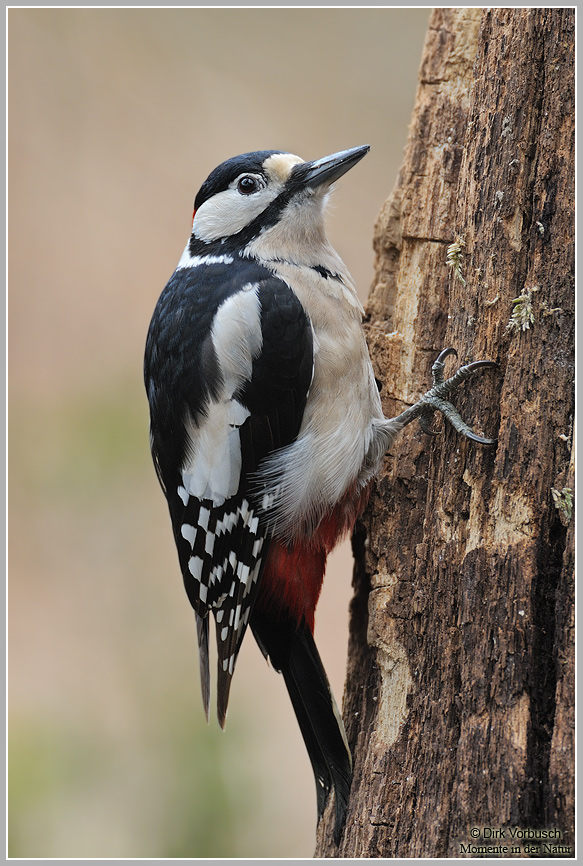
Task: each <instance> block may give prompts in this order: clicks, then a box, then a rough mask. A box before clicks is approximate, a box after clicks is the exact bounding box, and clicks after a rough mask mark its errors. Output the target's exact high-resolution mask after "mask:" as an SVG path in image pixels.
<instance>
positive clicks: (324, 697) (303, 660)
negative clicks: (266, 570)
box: [251, 616, 352, 844]
mask: <svg viewBox="0 0 583 866" xmlns="http://www.w3.org/2000/svg"><path fill="white" fill-rule="evenodd" d="M254 620H255V621H254ZM251 627H252V629H253V633H254V635H255V638H256V640H257V642H258V643H259V646H260V647H261V649H262V651H263V653H264V654H265V655H266V656H269V658H270V660H271V663H272V664H273V666H274V668H275V669H276V670H278V671H280V672H281V673H282V674H283V677H284V680H285V684H286V686H287V690H288V692H289V696H290V698H291V702H292V704H293V708H294V710H295V714H296V717H297V720H298V723H299V726H300V730H301V732H302V736H303V738H304V742H305V744H306V749H307V751H308V755H309V756H310V761H311V762H312V768H313V770H314V777H315V780H316V797H317V805H318V821H319V820H320V819H321V817H322V814H323V812H324V809H325V807H326V803H327V801H328V797H329V795H330V791H331V790H332V789H333V790H334V795H335V810H336V815H335V823H334V838H335V841H336V843H337V844H338V843H339V841H340V837H341V834H342V828H343V826H344V821H345V818H346V809H347V805H348V796H349V793H350V784H351V781H352V759H351V757H350V750H349V748H348V743H347V742H346V734H345V732H344V725H343V724H342V719H341V718H340V713H339V711H338V707H337V706H336V701H335V700H334V695H333V694H332V691H331V689H330V684H329V682H328V677H327V676H326V671H325V670H324V666H323V664H322V660H321V659H320V655H319V653H318V650H317V648H316V644H315V643H314V638H313V636H312V633H311V631H310V629H309V627H308V626H307V625H306V623H305V622H302V624H301V625H300V626H299V627H296V626H295V625H294V624H293V623H291V622H284V623H282V622H278V623H276V624H272V623H269V624H266V623H265V622H264V621H262V618H260V617H259V616H252V618H251Z"/></svg>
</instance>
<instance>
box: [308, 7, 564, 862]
mask: <svg viewBox="0 0 583 866" xmlns="http://www.w3.org/2000/svg"><path fill="white" fill-rule="evenodd" d="M573 211H574V12H573V10H572V9H559V8H555V9H490V10H484V9H471V8H470V9H463V10H461V9H440V10H437V11H435V12H434V13H433V15H432V19H431V23H430V27H429V30H428V34H427V38H426V43H425V48H424V54H423V59H422V64H421V71H420V85H419V89H418V94H417V101H416V106H415V109H414V115H413V121H412V126H411V133H410V138H409V143H408V146H407V150H406V155H405V161H404V164H403V167H402V170H401V172H400V175H399V178H398V181H397V184H396V187H395V189H394V191H393V193H392V195H391V196H390V198H389V200H388V202H387V203H386V205H385V207H384V209H383V210H382V212H381V214H380V217H379V220H378V224H377V226H376V230H375V249H376V253H377V262H376V278H375V283H374V286H373V291H372V294H371V297H370V301H369V305H368V320H367V329H368V337H369V341H370V349H371V355H372V358H373V363H374V366H375V373H376V375H377V378H378V379H379V381H380V382H381V383H382V391H381V395H382V396H383V399H384V408H385V414H386V415H388V416H390V415H394V414H397V413H398V412H400V411H402V409H403V408H404V407H405V406H407V405H410V404H412V403H413V402H414V401H415V400H416V398H417V397H418V396H419V394H420V393H422V391H423V390H425V389H426V388H427V387H428V386H429V385H430V378H429V370H430V366H431V363H432V361H433V360H434V359H435V357H436V355H437V353H438V351H439V350H440V349H441V348H443V347H444V346H454V347H455V348H456V349H457V351H458V353H459V360H460V361H461V362H467V361H469V360H476V359H479V358H490V359H493V360H496V361H497V362H498V363H499V365H500V370H499V372H490V371H488V372H482V373H480V374H478V375H477V377H476V378H475V379H474V380H472V384H469V383H466V384H465V385H464V386H462V387H461V388H460V390H459V392H458V394H457V397H456V398H454V399H455V401H456V402H457V405H458V406H459V408H460V409H461V410H462V414H463V416H464V417H465V418H466V420H468V421H469V422H473V424H474V426H475V427H476V428H478V429H480V428H481V430H482V432H483V433H484V435H486V436H497V437H498V443H497V446H496V447H490V448H485V447H481V446H479V445H475V444H472V443H469V442H467V441H465V440H462V439H461V438H460V437H459V436H458V435H457V434H455V433H454V432H452V431H451V428H447V429H443V425H441V426H442V433H441V435H440V436H439V437H436V438H431V437H429V436H427V435H425V434H423V433H421V432H420V431H419V429H416V430H415V429H412V428H413V426H414V425H411V427H410V428H408V429H407V430H406V431H405V432H404V433H403V434H402V436H401V437H400V439H399V440H398V441H397V443H396V444H395V445H394V447H393V448H392V450H391V454H390V456H389V457H388V458H387V461H386V466H385V470H384V473H383V475H382V477H381V478H380V480H379V482H378V484H377V485H376V487H375V490H374V493H373V496H372V498H371V502H370V506H369V509H368V511H367V513H366V514H365V516H364V519H363V521H362V523H361V524H359V525H358V526H357V530H356V532H355V535H354V539H353V547H354V553H355V571H354V588H355V594H354V599H353V602H352V609H351V635H350V642H349V659H348V671H347V684H346V691H345V697H344V718H345V723H346V728H347V733H348V738H349V742H350V746H351V749H352V752H353V756H354V783H353V788H352V792H351V799H350V804H349V810H348V818H347V824H346V830H345V833H344V836H343V839H342V841H341V844H340V846H339V847H336V846H335V845H334V842H333V840H332V833H331V827H332V821H331V819H330V815H329V814H327V815H326V816H325V819H324V821H323V822H322V823H321V825H320V828H319V835H318V846H317V850H316V856H340V857H397V856H398V857H403V856H407V857H415V856H425V857H436V856H463V855H464V854H470V853H475V852H473V849H471V848H467V847H466V846H468V845H500V846H506V849H507V850H506V851H504V850H500V851H499V852H496V853H500V854H501V855H502V856H518V855H519V854H520V855H522V856H524V855H528V854H529V853H530V854H536V853H540V854H544V853H547V854H548V853H552V852H548V851H546V852H545V849H544V848H543V847H542V845H543V843H542V842H541V840H540V839H539V838H533V831H535V830H536V829H538V830H540V829H542V828H544V829H547V830H554V831H558V833H559V834H560V836H558V835H555V836H554V837H553V836H551V837H550V838H547V839H546V840H544V841H545V842H546V843H550V845H551V846H562V848H561V849H557V850H555V852H554V853H562V854H563V855H565V854H569V853H572V851H573V841H574V836H573V833H574V785H573V774H574V742H573V740H574V654H573V635H574V626H573V594H574V573H573V566H574V553H573V545H574V520H573V519H572V518H571V514H570V510H571V509H570V493H569V490H573V488H574V478H573V472H574V470H573V462H572V457H571V454H572V444H573V442H572V435H573V431H572V422H573V412H574V214H573ZM456 239H458V240H460V241H461V242H462V243H460V245H459V246H458V248H457V250H458V252H457V255H456V253H455V250H454V251H453V253H452V252H450V254H449V259H450V262H449V264H448V262H447V258H448V248H449V247H450V245H451V244H453V243H454V242H455V241H456ZM519 297H520V298H522V300H520V301H519V302H515V301H514V299H516V298H519ZM450 369H453V365H452V367H451V368H450ZM436 425H437V426H440V425H439V422H437V419H436ZM514 828H518V830H519V835H518V837H516V836H515V838H513V837H512V831H513V830H514ZM493 831H498V833H497V834H494V832H493ZM500 831H502V834H501V833H500ZM536 835H539V834H535V836H536ZM496 836H498V838H496ZM527 844H531V845H533V846H534V847H533V848H532V849H530V850H529V849H528V848H527ZM537 849H539V850H537Z"/></svg>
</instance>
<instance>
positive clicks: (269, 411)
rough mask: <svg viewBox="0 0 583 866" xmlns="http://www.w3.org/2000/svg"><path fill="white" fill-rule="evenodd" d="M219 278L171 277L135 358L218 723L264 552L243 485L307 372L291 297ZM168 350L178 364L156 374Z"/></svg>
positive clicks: (294, 416)
mask: <svg viewBox="0 0 583 866" xmlns="http://www.w3.org/2000/svg"><path fill="white" fill-rule="evenodd" d="M231 273H232V271H230V270H229V268H228V267H226V266H225V265H223V264H214V265H213V266H212V267H204V268H201V267H200V266H199V267H197V268H194V269H188V270H184V269H182V270H178V271H177V272H176V273H175V275H174V277H173V278H172V280H171V281H170V283H169V284H168V287H167V289H166V290H165V292H164V293H163V295H162V297H161V298H160V301H159V304H158V307H157V309H156V313H155V315H154V319H153V322H152V326H151V330H150V335H149V338H148V345H147V352H146V381H147V382H148V389H149V395H150V405H151V438H152V450H153V453H154V459H155V462H156V466H157V469H158V473H159V476H160V480H161V483H162V486H163V488H164V491H165V493H166V496H167V499H168V504H169V507H170V514H171V518H172V524H173V530H174V537H175V540H176V545H177V548H178V553H179V558H180V564H181V568H182V574H183V578H184V583H185V587H186V591H187V593H188V596H189V599H190V601H191V604H192V606H193V607H194V610H195V612H196V618H197V631H198V639H199V649H200V667H201V684H202V693H203V702H204V705H205V711H206V712H207V716H208V705H209V695H210V674H209V649H208V615H209V613H210V612H212V614H213V615H214V618H215V622H216V632H217V648H218V673H217V710H218V716H219V721H220V722H221V724H222V725H224V721H225V715H226V710H227V703H228V696H229V689H230V684H231V678H232V676H233V672H234V668H235V663H236V660H237V654H238V652H239V649H240V646H241V641H242V639H243V636H244V634H245V630H246V627H247V624H248V622H249V617H250V615H251V610H252V608H253V604H254V601H255V597H256V594H257V590H258V586H259V581H260V577H261V570H262V567H263V564H264V562H265V557H266V555H267V552H268V548H269V537H268V528H267V526H266V524H265V521H262V519H261V508H260V504H259V502H258V500H260V499H261V496H260V492H259V496H258V493H257V491H254V490H253V477H254V474H255V473H256V471H257V469H258V467H259V466H260V464H261V461H262V460H264V459H265V458H266V457H267V456H268V455H269V454H271V453H273V452H274V451H275V450H277V449H281V448H284V447H285V446H286V445H288V444H290V443H291V442H293V441H294V439H295V438H296V436H297V434H298V431H299V428H300V425H301V420H302V416H303V411H304V408H305V403H306V397H307V392H308V388H309V386H310V382H311V378H312V372H313V341H312V329H311V325H310V322H309V319H308V317H307V315H306V314H305V312H304V310H303V308H302V306H301V304H300V302H299V300H298V299H297V297H296V296H295V294H294V293H293V292H292V291H291V289H290V288H289V287H288V286H287V285H286V284H285V283H283V282H282V281H280V280H279V279H277V278H275V277H273V276H272V275H271V274H269V272H267V271H265V269H263V268H261V267H259V266H253V267H251V266H249V268H248V273H247V275H248V277H249V280H248V281H246V282H243V283H242V284H241V281H240V282H239V283H238V285H233V283H232V280H230V274H231ZM240 275H241V272H240V270H239V276H240ZM167 294H171V295H172V298H171V299H169V298H167V297H165V295H167ZM169 300H171V303H169ZM168 308H169V309H171V310H172V317H171V321H168V316H167V315H165V310H166V309H168ZM209 308H210V310H211V314H210V315H209ZM197 313H198V315H197ZM205 320H206V321H205ZM205 325H206V327H205ZM177 352H180V354H181V356H182V357H181V364H179V365H176V363H173V364H172V365H171V369H170V366H165V363H164V359H166V358H168V357H172V355H173V354H174V355H175V354H176V353H177ZM166 374H167V375H170V376H171V381H168V380H167V379H166V378H165V375H166ZM169 386H170V389H171V390H173V391H174V399H171V400H170V401H168V400H164V399H163V397H162V395H163V394H165V393H166V391H167V390H168V388H169ZM177 407H179V408H177ZM176 466H180V471H179V472H177V471H176Z"/></svg>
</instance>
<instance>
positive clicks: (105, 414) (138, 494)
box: [8, 8, 429, 858]
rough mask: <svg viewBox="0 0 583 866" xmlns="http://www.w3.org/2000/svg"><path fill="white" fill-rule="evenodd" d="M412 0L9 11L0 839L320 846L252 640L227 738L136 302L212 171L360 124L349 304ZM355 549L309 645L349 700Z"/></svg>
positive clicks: (83, 844)
mask: <svg viewBox="0 0 583 866" xmlns="http://www.w3.org/2000/svg"><path fill="white" fill-rule="evenodd" d="M428 18H429V10H427V9H391V8H385V9H374V8H368V9H359V10H358V9H342V8H336V9H333V8H330V9H322V8H320V9H277V8H272V9H262V8H255V9H197V8H191V9H180V8H178V9H147V8H144V9H120V10H115V9H95V8H94V9H82V8H79V9H66V8H62V9H43V8H36V9H19V8H12V9H10V10H9V13H8V52H9V53H8V76H9V78H8V85H9V87H8V109H9V234H8V239H9V296H8V305H9V306H8V309H9V590H8V593H9V595H8V598H9V617H8V628H9V632H8V637H9V686H8V688H9V846H10V847H9V853H10V855H11V856H12V857H20V858H26V857H29V858H30V857H32V858H51V857H52V858H64V857H71V858H88V857H92V858H120V857H134V858H145V857H152V858H166V857H227V858H230V857H311V856H312V854H313V851H314V841H315V828H316V798H315V787H314V780H313V776H312V771H311V767H310V763H309V760H308V758H307V754H306V752H305V749H304V745H303V742H302V740H301V736H300V733H299V730H298V727H297V724H296V721H295V717H294V715H293V711H292V708H291V704H290V703H289V699H288V697H287V693H286V691H285V687H284V684H283V681H282V678H281V677H279V676H278V675H277V674H275V673H274V672H273V670H271V669H270V668H268V666H267V664H266V663H265V661H264V659H263V657H262V656H261V654H260V652H259V650H258V648H257V646H256V645H255V643H254V640H253V638H252V636H251V634H250V633H249V635H248V637H247V639H246V640H245V641H244V644H243V648H242V651H241V655H240V657H239V661H238V666H237V672H236V676H235V678H234V681H233V688H232V692H231V701H230V707H229V719H228V722H227V728H226V731H225V732H224V733H223V732H221V731H220V729H219V727H218V724H217V722H216V720H215V718H216V717H215V714H214V713H213V714H212V717H211V723H210V725H207V724H206V721H205V719H204V714H203V710H202V704H201V699H200V689H199V682H198V659H197V648H196V633H195V627H194V617H193V614H192V611H191V609H190V606H189V604H188V601H187V598H186V595H185V593H184V590H183V586H182V580H181V577H180V574H179V571H178V562H177V556H176V552H175V549H174V544H173V541H172V536H171V531H170V524H169V518H168V515H167V510H166V504H165V501H164V498H163V495H162V492H161V491H160V489H159V487H158V483H157V480H156V478H155V475H154V470H153V467H152V465H151V460H150V455H149V450H148V432H147V431H148V416H147V405H146V399H145V394H144V389H143V384H142V357H143V347H144V341H145V335H146V331H147V328H148V324H149V320H150V316H151V314H152V311H153V308H154V305H155V303H156V300H157V298H158V295H159V294H160V292H161V290H162V288H163V287H164V284H165V283H166V281H167V279H168V278H169V277H170V275H171V273H172V271H173V269H174V267H175V265H176V263H177V262H178V259H179V257H180V255H181V253H182V250H183V248H184V245H185V243H186V241H187V239H188V235H189V230H190V220H191V214H192V203H193V200H194V196H195V194H196V192H197V190H198V188H199V186H200V185H201V183H202V181H203V180H204V179H205V178H206V176H207V175H208V174H209V172H210V171H211V170H212V169H213V168H214V167H215V166H216V165H218V163H220V162H221V161H223V160H224V159H227V158H228V157H230V156H234V155H236V154H238V153H242V152H244V151H249V150H259V149H269V148H276V149H283V150H288V151H291V152H294V153H297V154H299V155H300V156H302V157H303V158H304V159H315V158H318V157H321V156H325V155H327V154H330V153H334V152H336V151H338V150H343V149H345V148H349V147H353V146H356V145H359V144H365V143H368V144H370V145H371V148H372V149H371V152H370V154H369V155H368V156H367V157H366V158H365V159H364V160H363V162H362V163H360V164H359V165H358V167H357V168H356V169H355V170H354V171H352V172H350V173H349V174H348V175H347V176H346V177H345V178H343V179H342V181H341V182H340V183H339V185H338V188H337V190H336V192H335V194H334V196H333V201H332V206H331V209H330V214H329V220H328V226H329V235H330V238H331V240H332V242H333V244H334V246H335V247H336V249H337V250H338V251H339V252H340V255H341V256H342V258H343V259H344V261H345V262H346V264H347V265H348V267H349V269H350V270H351V272H352V274H353V276H354V277H355V279H356V282H357V285H358V286H359V290H360V292H361V296H362V298H363V299H365V298H366V296H367V294H368V290H369V287H370V283H371V279H372V273H373V253H372V245H371V239H372V230H373V224H374V221H375V219H376V216H377V214H378V211H379V209H380V207H381V205H382V203H383V201H384V200H385V199H386V197H387V196H388V194H389V193H390V191H391V189H392V187H393V184H394V182H395V179H396V175H397V172H398V169H399V166H400V163H401V159H402V152H403V148H404V146H405V144H406V139H407V125H408V121H409V117H410V113H411V109H412V107H413V101H414V96H415V89H416V84H417V69H418V65H419V61H420V57H421V50H422V45H423V39H424V35H425V30H426V27H427V22H428ZM350 578H351V562H350V550H349V546H348V544H347V543H346V544H344V545H343V546H342V548H341V549H340V550H339V551H338V552H337V553H335V554H334V556H333V557H332V559H331V561H330V565H329V570H328V575H327V579H326V581H325V584H324V593H323V596H322V600H321V602H320V605H319V608H318V614H317V619H316V641H317V644H318V646H319V648H320V652H321V654H322V657H323V660H324V664H325V667H326V669H327V670H328V673H329V676H330V679H331V682H332V686H333V690H334V692H335V694H336V697H337V699H338V701H339V702H340V700H341V698H342V691H343V682H344V670H345V658H346V645H347V633H348V632H347V623H348V614H347V609H348V603H349V599H350V595H351V590H350Z"/></svg>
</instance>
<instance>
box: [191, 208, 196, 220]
mask: <svg viewBox="0 0 583 866" xmlns="http://www.w3.org/2000/svg"><path fill="white" fill-rule="evenodd" d="M195 216H196V211H195V210H193V212H192V220H191V222H194V218H195Z"/></svg>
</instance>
